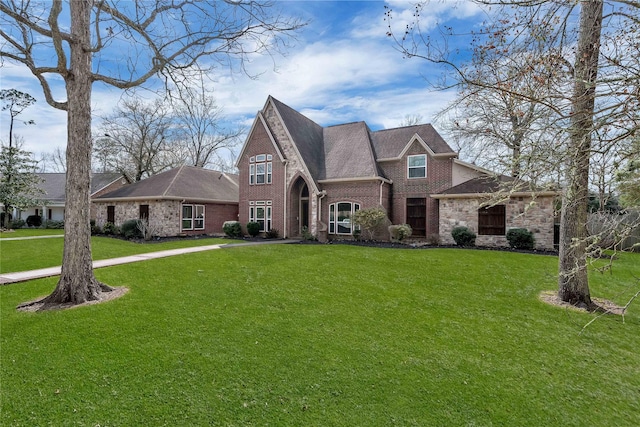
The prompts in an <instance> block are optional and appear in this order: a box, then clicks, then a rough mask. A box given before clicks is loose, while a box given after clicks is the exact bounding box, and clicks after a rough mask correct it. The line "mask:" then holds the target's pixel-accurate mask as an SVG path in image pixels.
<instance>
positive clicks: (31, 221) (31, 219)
mask: <svg viewBox="0 0 640 427" xmlns="http://www.w3.org/2000/svg"><path fill="white" fill-rule="evenodd" d="M27 225H28V226H29V227H40V226H41V225H42V217H41V216H40V215H29V216H28V217H27Z"/></svg>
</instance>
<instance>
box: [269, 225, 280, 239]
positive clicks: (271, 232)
mask: <svg viewBox="0 0 640 427" xmlns="http://www.w3.org/2000/svg"><path fill="white" fill-rule="evenodd" d="M265 237H266V238H267V239H277V238H278V237H280V232H279V231H278V229H277V228H271V229H269V231H267V232H266V234H265Z"/></svg>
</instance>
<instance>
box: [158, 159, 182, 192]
mask: <svg viewBox="0 0 640 427" xmlns="http://www.w3.org/2000/svg"><path fill="white" fill-rule="evenodd" d="M184 167H185V165H180V168H178V171H177V172H176V174H175V175H174V176H173V179H172V180H171V182H170V183H169V185H167V188H165V189H164V192H163V193H162V195H163V196H166V195H167V193H169V189H170V188H171V187H173V184H174V183H175V182H176V179H178V175H180V173H181V172H182V169H183V168H184Z"/></svg>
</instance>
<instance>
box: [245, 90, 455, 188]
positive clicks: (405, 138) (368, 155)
mask: <svg viewBox="0 0 640 427" xmlns="http://www.w3.org/2000/svg"><path fill="white" fill-rule="evenodd" d="M270 105H273V107H274V109H275V110H276V112H277V114H278V116H279V117H280V119H281V121H282V124H283V126H284V128H285V131H286V132H287V133H288V135H289V136H290V138H291V140H292V142H293V148H294V149H295V150H297V152H298V153H299V154H300V157H301V159H302V161H303V163H304V167H306V169H307V170H308V171H309V174H310V175H311V178H312V179H313V180H314V182H316V183H317V182H318V181H331V180H349V179H354V180H357V179H381V180H385V177H384V176H383V174H382V172H381V170H380V168H379V167H378V164H377V162H378V161H383V160H397V159H400V158H401V157H402V156H403V155H404V153H405V152H406V151H407V150H408V148H409V147H410V146H411V144H413V143H414V142H415V141H418V142H419V143H420V144H421V145H423V146H424V147H425V149H426V150H427V151H428V152H429V153H430V154H431V155H436V156H438V155H443V156H447V157H456V156H457V153H455V152H454V151H453V150H452V149H451V147H449V145H448V144H447V143H446V142H445V141H444V139H443V138H442V137H441V136H440V135H439V134H438V132H437V131H436V130H435V129H434V128H433V126H431V125H428V124H427V125H417V126H407V127H401V128H395V129H386V130H381V131H375V132H372V131H371V130H370V129H369V127H368V126H367V124H366V123H365V122H355V123H347V124H340V125H335V126H329V127H322V126H320V125H319V124H317V123H315V122H314V121H313V120H311V119H309V118H307V117H306V116H304V115H303V114H301V113H299V112H298V111H296V110H294V109H293V108H291V107H289V106H288V105H286V104H284V103H282V102H280V101H278V100H277V99H275V98H273V97H272V96H269V97H268V99H267V102H266V103H265V106H264V108H263V110H262V111H261V112H260V113H258V118H257V119H256V121H257V120H259V119H261V118H262V117H263V116H262V115H263V114H266V112H267V109H268V107H269V106H270ZM254 123H255V122H254ZM270 130H271V131H272V132H273V129H270ZM276 145H278V143H277V142H276ZM278 149H279V150H280V152H282V147H280V146H278ZM243 151H244V147H243Z"/></svg>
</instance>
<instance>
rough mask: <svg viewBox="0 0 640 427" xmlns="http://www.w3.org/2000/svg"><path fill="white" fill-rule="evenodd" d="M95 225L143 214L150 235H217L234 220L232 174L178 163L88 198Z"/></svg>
mask: <svg viewBox="0 0 640 427" xmlns="http://www.w3.org/2000/svg"><path fill="white" fill-rule="evenodd" d="M93 206H94V208H95V211H96V224H97V225H99V226H101V227H104V225H105V224H106V223H107V222H110V223H112V224H115V225H118V226H119V225H121V224H122V223H123V222H125V221H127V220H130V219H143V218H145V219H147V220H148V222H149V227H150V228H151V229H152V230H153V231H154V233H153V234H154V235H156V236H163V237H164V236H178V235H197V234H221V233H222V232H223V231H222V225H223V223H224V222H225V221H237V219H238V176H237V175H233V174H227V173H223V172H218V171H214V170H210V169H203V168H197V167H191V166H181V167H179V168H175V169H171V170H169V171H166V172H163V173H159V174H157V175H154V176H152V177H150V178H147V179H144V180H142V181H138V182H136V183H134V184H130V185H127V186H125V187H122V188H120V189H118V190H116V191H112V192H110V193H107V194H103V195H101V196H99V197H96V198H95V199H93Z"/></svg>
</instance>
